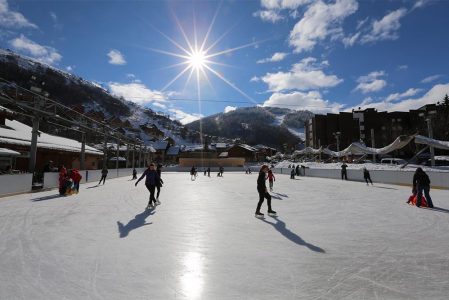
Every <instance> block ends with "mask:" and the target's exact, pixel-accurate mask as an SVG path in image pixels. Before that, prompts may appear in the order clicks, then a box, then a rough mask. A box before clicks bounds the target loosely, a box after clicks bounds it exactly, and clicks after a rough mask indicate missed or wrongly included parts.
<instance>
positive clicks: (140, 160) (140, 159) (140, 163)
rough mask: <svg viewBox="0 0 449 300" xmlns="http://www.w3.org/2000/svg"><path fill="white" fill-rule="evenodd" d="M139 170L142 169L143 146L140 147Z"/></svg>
mask: <svg viewBox="0 0 449 300" xmlns="http://www.w3.org/2000/svg"><path fill="white" fill-rule="evenodd" d="M138 166H139V168H141V167H142V145H139V163H138Z"/></svg>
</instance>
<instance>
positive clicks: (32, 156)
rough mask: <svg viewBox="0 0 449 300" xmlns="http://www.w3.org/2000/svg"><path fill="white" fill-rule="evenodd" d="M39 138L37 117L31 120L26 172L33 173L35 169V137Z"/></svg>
mask: <svg viewBox="0 0 449 300" xmlns="http://www.w3.org/2000/svg"><path fill="white" fill-rule="evenodd" d="M38 136H39V116H37V115H35V116H34V118H33V129H32V131H31V146H30V160H29V162H28V171H29V172H30V173H34V169H35V167H36V155H37V137H38Z"/></svg>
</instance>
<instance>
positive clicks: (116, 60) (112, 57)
mask: <svg viewBox="0 0 449 300" xmlns="http://www.w3.org/2000/svg"><path fill="white" fill-rule="evenodd" d="M107 55H108V56H109V63H110V64H111V65H125V64H126V60H125V57H124V56H123V54H122V53H121V52H120V51H118V50H116V49H112V50H111V51H109V52H108V54H107Z"/></svg>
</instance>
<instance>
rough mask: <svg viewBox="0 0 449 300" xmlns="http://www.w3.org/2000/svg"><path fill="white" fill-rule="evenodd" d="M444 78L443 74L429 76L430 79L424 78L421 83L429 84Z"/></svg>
mask: <svg viewBox="0 0 449 300" xmlns="http://www.w3.org/2000/svg"><path fill="white" fill-rule="evenodd" d="M442 76H443V75H441V74H437V75H432V76H428V77H426V78H424V79H423V80H421V83H429V82H432V81H435V80H437V79H438V78H440V77H442Z"/></svg>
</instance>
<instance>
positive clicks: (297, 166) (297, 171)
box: [296, 165, 299, 176]
mask: <svg viewBox="0 0 449 300" xmlns="http://www.w3.org/2000/svg"><path fill="white" fill-rule="evenodd" d="M296 176H299V165H296Z"/></svg>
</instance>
